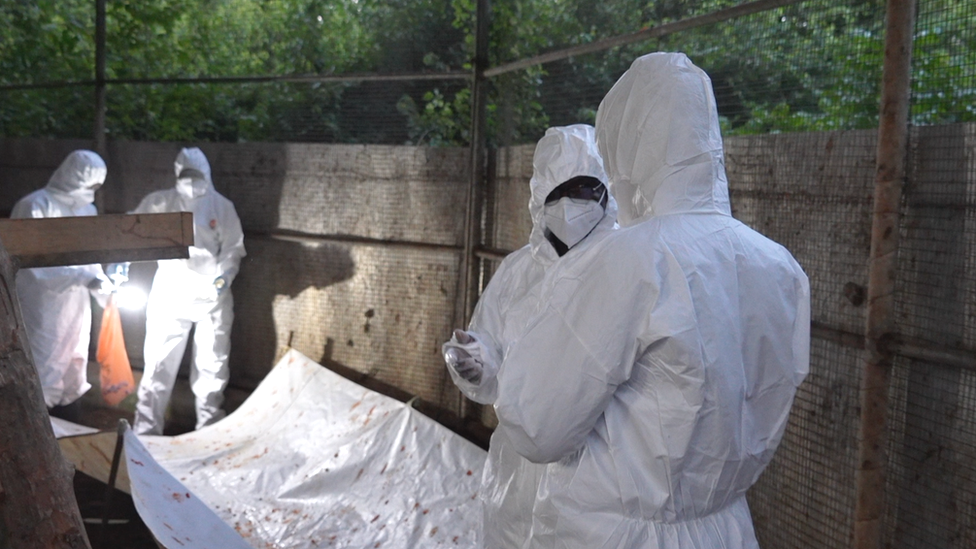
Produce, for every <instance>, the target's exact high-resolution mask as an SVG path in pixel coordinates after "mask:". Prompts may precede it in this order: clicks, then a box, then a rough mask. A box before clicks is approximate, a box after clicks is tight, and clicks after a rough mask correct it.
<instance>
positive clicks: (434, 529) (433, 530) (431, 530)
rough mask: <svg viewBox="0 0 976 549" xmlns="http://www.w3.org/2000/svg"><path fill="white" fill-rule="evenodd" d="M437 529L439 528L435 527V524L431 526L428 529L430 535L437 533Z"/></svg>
mask: <svg viewBox="0 0 976 549" xmlns="http://www.w3.org/2000/svg"><path fill="white" fill-rule="evenodd" d="M437 530H439V528H437V527H436V526H435V527H433V528H431V529H430V537H434V536H436V535H437Z"/></svg>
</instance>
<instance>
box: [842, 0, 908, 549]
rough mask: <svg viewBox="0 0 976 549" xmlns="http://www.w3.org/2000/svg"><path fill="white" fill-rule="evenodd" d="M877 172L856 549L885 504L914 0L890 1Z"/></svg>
mask: <svg viewBox="0 0 976 549" xmlns="http://www.w3.org/2000/svg"><path fill="white" fill-rule="evenodd" d="M885 26H886V34H885V52H884V69H883V70H884V72H883V77H882V80H883V83H882V89H881V117H880V121H879V127H878V152H877V168H876V169H877V174H876V179H875V188H874V210H873V218H872V223H871V255H870V257H869V260H868V261H869V268H868V271H869V272H868V308H867V321H866V323H867V326H866V331H865V352H864V370H863V373H862V378H861V427H860V437H859V443H860V447H859V448H858V464H857V499H856V508H855V516H854V547H855V549H880V548H881V537H882V534H883V532H882V526H883V520H884V507H885V478H886V475H885V469H886V466H887V452H886V448H885V446H886V444H887V429H888V425H887V414H888V389H889V379H890V373H891V365H892V360H893V354H892V352H891V349H890V348H887V347H886V342H887V341H889V340H891V339H892V337H894V335H895V334H896V333H897V326H896V322H895V310H894V309H895V300H894V289H895V282H896V277H897V261H898V230H899V227H898V218H899V215H898V214H899V207H900V205H901V192H902V187H903V186H904V182H905V158H906V155H907V152H908V112H909V97H910V93H911V62H912V45H913V38H912V33H913V32H914V27H915V0H888V5H887V14H886V21H885Z"/></svg>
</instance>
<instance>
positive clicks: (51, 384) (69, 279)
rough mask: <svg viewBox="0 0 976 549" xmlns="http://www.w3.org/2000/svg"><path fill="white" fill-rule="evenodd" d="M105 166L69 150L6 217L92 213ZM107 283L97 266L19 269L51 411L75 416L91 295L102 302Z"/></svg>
mask: <svg viewBox="0 0 976 549" xmlns="http://www.w3.org/2000/svg"><path fill="white" fill-rule="evenodd" d="M107 172H108V170H107V169H106V167H105V161H104V160H102V157H100V156H98V154H96V153H94V152H92V151H86V150H78V151H74V152H72V153H71V154H69V155H68V156H67V158H65V159H64V161H63V162H61V166H59V167H58V169H57V170H56V171H55V172H54V174H53V175H52V176H51V178H50V180H48V183H47V186H45V187H44V188H42V189H39V190H36V191H34V192H32V193H31V194H29V195H27V196H25V197H24V198H22V199H20V201H18V202H17V204H16V205H15V206H14V208H13V211H12V212H11V218H14V219H17V218H32V217H34V218H37V217H71V216H86V215H96V214H97V213H98V212H97V211H96V209H95V205H94V204H93V202H94V201H95V191H96V190H98V188H99V187H101V186H102V183H104V182H105V176H106V174H107ZM111 289H112V285H111V283H110V282H109V279H108V278H107V277H106V276H105V273H104V272H103V270H102V267H101V265H76V266H64V267H41V268H36V269H21V270H20V271H19V272H18V273H17V295H18V298H19V300H20V307H21V312H22V313H23V316H24V326H25V327H26V329H27V337H28V338H29V339H30V347H31V354H32V355H33V357H34V365H35V367H36V368H37V373H38V375H39V376H40V379H41V388H42V389H43V391H44V403H45V404H46V405H47V407H48V409H49V410H50V412H51V414H52V415H54V416H56V417H61V418H63V419H68V420H73V421H77V419H78V413H79V405H80V401H79V400H78V399H80V398H81V396H82V395H83V394H85V392H86V391H88V389H90V388H91V385H90V384H89V383H88V344H89V341H90V340H91V323H92V318H91V297H92V295H94V296H95V297H96V299H98V300H99V301H100V302H102V303H103V304H104V302H105V300H106V299H107V297H108V294H109V293H110V292H111Z"/></svg>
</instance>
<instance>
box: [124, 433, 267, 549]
mask: <svg viewBox="0 0 976 549" xmlns="http://www.w3.org/2000/svg"><path fill="white" fill-rule="evenodd" d="M125 459H126V462H127V464H128V466H129V471H131V474H130V475H129V478H130V482H131V488H132V503H134V504H135V507H136V511H138V512H139V516H140V517H142V521H143V522H144V523H145V524H146V526H147V527H149V530H151V531H152V533H153V536H154V537H155V538H156V540H157V541H158V542H159V543H160V544H161V545H163V546H164V547H166V549H176V548H181V549H208V548H209V549H213V548H217V547H220V548H221V549H248V547H249V546H248V544H247V543H246V542H245V541H244V540H243V539H241V536H240V535H238V534H237V532H235V531H234V530H233V529H232V528H231V527H230V526H228V525H227V523H225V522H224V521H222V520H221V519H220V517H218V516H217V515H216V514H215V513H214V512H213V511H212V510H211V509H210V508H209V507H208V506H207V504H206V503H204V502H203V501H201V500H200V498H198V497H196V496H195V495H194V494H192V493H191V492H190V490H189V489H188V488H187V487H186V486H184V485H183V484H182V483H181V482H180V481H178V480H176V479H175V478H173V475H171V474H170V473H169V472H168V471H166V469H163V468H162V467H161V466H160V465H159V464H158V463H157V462H156V461H155V460H154V459H153V457H152V455H150V454H149V452H148V451H147V450H146V448H145V447H144V446H143V445H142V443H141V442H140V441H139V438H138V437H137V436H136V435H135V433H133V432H132V430H127V431H126V433H125Z"/></svg>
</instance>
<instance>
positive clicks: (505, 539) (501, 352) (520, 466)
mask: <svg viewBox="0 0 976 549" xmlns="http://www.w3.org/2000/svg"><path fill="white" fill-rule="evenodd" d="M532 164H533V174H532V179H531V180H530V181H529V186H530V188H531V197H530V199H529V213H530V215H531V217H532V232H531V233H530V234H529V243H528V244H527V245H525V246H523V247H522V248H520V249H518V250H516V251H514V252H512V253H511V254H509V255H508V256H506V257H505V259H504V260H503V261H502V263H501V265H499V267H498V270H497V271H496V272H495V274H494V275H493V276H492V278H491V281H490V282H489V283H488V286H487V287H486V288H485V291H484V292H483V293H482V295H481V298H480V299H479V300H478V304H477V306H475V310H474V314H473V315H472V318H471V323H470V325H469V328H468V329H469V331H472V332H475V333H476V334H477V336H478V337H479V338H481V340H482V342H483V343H484V345H485V347H487V349H488V350H489V352H490V354H491V355H493V356H492V357H491V359H492V360H494V361H495V363H496V364H500V363H501V361H502V358H503V357H504V356H505V353H506V351H507V349H508V346H509V345H511V344H512V343H513V342H515V341H516V340H517V339H518V337H519V335H520V334H521V333H522V330H524V329H525V323H526V322H527V321H528V320H529V319H530V318H531V317H533V316H534V315H536V314H537V313H538V309H539V307H540V305H541V303H540V301H539V299H540V298H539V292H538V290H539V287H538V286H539V282H540V281H541V280H542V277H543V274H544V273H545V272H546V270H547V269H550V268H554V267H555V266H558V265H560V264H562V263H565V262H572V261H574V258H575V257H576V255H577V254H578V253H580V252H581V251H582V250H585V249H587V248H588V247H590V246H592V245H593V244H594V243H596V242H598V241H600V240H602V239H603V237H605V236H606V235H607V234H608V233H609V232H610V231H611V230H613V228H614V226H615V223H616V217H617V204H616V202H615V201H614V200H613V198H612V197H608V201H607V206H606V212H605V215H604V217H603V218H602V219H601V220H600V222H599V223H598V224H597V226H596V227H595V228H594V229H593V231H592V232H591V233H590V234H589V235H588V236H587V237H586V238H584V239H583V240H582V241H580V242H579V243H578V244H577V245H576V246H574V247H573V248H571V249H570V250H569V251H568V252H567V253H566V254H565V255H564V256H563V257H561V258H560V257H559V256H558V255H557V253H556V250H555V249H554V248H553V247H552V245H551V244H550V243H549V241H548V240H546V237H545V221H544V215H543V207H544V205H545V201H546V197H547V196H548V195H549V193H551V192H552V191H553V189H555V188H556V187H558V186H559V185H560V184H562V183H564V182H565V181H567V180H569V179H572V178H573V177H577V176H590V177H594V178H596V179H598V180H600V181H602V182H603V183H604V184H606V182H607V176H606V172H605V171H604V169H603V161H602V160H601V159H600V155H599V152H597V148H596V140H595V134H594V129H593V127H592V126H589V125H585V124H575V125H572V126H565V127H555V128H549V129H548V130H547V131H546V134H545V136H544V137H543V138H542V139H541V140H539V143H538V144H537V145H536V149H535V155H534V158H533V163H532ZM448 371H450V372H451V376H452V378H453V379H454V383H455V384H456V385H457V386H458V388H459V389H461V391H462V392H464V394H465V395H466V396H468V398H470V399H472V400H474V401H476V402H480V403H482V404H492V403H493V402H494V400H495V394H496V389H497V385H496V383H497V382H496V379H495V378H494V377H487V378H485V379H482V380H481V383H480V385H475V384H472V383H470V382H468V381H467V380H465V379H464V378H462V377H460V376H458V375H457V373H456V372H454V370H452V369H450V368H448ZM544 468H545V466H544V465H537V464H534V463H531V462H529V461H528V460H526V459H525V458H523V457H522V456H520V455H518V453H516V452H515V450H514V449H513V448H512V445H511V443H510V442H508V440H507V439H506V438H505V434H504V433H503V432H501V431H496V432H495V433H494V434H493V435H492V437H491V442H490V444H489V449H488V460H487V461H486V462H485V468H484V472H483V475H482V483H481V484H482V489H481V491H480V494H481V498H482V501H483V502H484V512H485V519H484V527H485V547H486V548H488V549H502V548H508V547H518V546H519V545H520V544H521V543H522V542H524V541H525V540H526V539H527V538H528V535H529V529H530V527H531V524H532V522H531V520H532V506H533V504H534V502H535V499H536V498H535V496H536V489H537V487H538V485H539V480H540V479H541V477H542V472H543V470H544Z"/></svg>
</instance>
